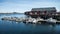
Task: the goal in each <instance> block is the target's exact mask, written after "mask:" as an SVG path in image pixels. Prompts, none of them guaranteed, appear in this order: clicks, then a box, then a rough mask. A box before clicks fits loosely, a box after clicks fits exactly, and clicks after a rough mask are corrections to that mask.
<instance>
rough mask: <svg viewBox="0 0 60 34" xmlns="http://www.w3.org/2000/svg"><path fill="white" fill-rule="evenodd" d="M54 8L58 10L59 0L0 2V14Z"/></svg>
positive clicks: (13, 0)
mask: <svg viewBox="0 0 60 34" xmlns="http://www.w3.org/2000/svg"><path fill="white" fill-rule="evenodd" d="M40 7H56V9H57V10H58V11H59V10H60V0H0V13H1V12H8V13H9V12H20V13H23V12H25V11H30V10H31V9H32V8H40Z"/></svg>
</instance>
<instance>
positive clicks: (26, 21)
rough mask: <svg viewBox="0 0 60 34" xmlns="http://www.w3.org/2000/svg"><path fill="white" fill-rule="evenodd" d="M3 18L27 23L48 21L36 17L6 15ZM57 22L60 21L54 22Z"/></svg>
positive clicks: (59, 22)
mask: <svg viewBox="0 0 60 34" xmlns="http://www.w3.org/2000/svg"><path fill="white" fill-rule="evenodd" d="M2 20H7V21H15V22H25V23H34V24H36V23H39V24H41V23H48V22H49V21H48V20H43V19H34V18H16V17H4V18H2ZM53 23H55V24H60V21H55V22H53Z"/></svg>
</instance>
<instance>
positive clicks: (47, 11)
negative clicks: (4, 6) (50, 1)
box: [25, 7, 60, 19]
mask: <svg viewBox="0 0 60 34" xmlns="http://www.w3.org/2000/svg"><path fill="white" fill-rule="evenodd" d="M56 11H57V10H56V8H55V7H47V8H32V9H31V11H26V12H25V15H27V16H28V17H32V18H38V17H41V18H44V19H46V18H50V17H53V18H54V17H55V16H56V15H58V13H57V12H56ZM59 14H60V13H59Z"/></svg>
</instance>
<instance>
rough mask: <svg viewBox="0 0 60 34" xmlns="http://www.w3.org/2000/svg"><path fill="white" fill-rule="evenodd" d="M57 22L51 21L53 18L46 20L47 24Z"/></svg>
mask: <svg viewBox="0 0 60 34" xmlns="http://www.w3.org/2000/svg"><path fill="white" fill-rule="evenodd" d="M56 21H57V20H55V19H53V18H49V19H47V22H48V23H56Z"/></svg>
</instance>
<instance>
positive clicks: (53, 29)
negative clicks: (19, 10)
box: [0, 14, 60, 34]
mask: <svg viewBox="0 0 60 34" xmlns="http://www.w3.org/2000/svg"><path fill="white" fill-rule="evenodd" d="M5 16H8V17H26V16H25V15H24V14H0V34H4V33H5V34H59V33H60V25H58V24H55V25H51V24H25V23H22V22H19V23H16V22H12V21H2V20H1V18H2V17H5Z"/></svg>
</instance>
